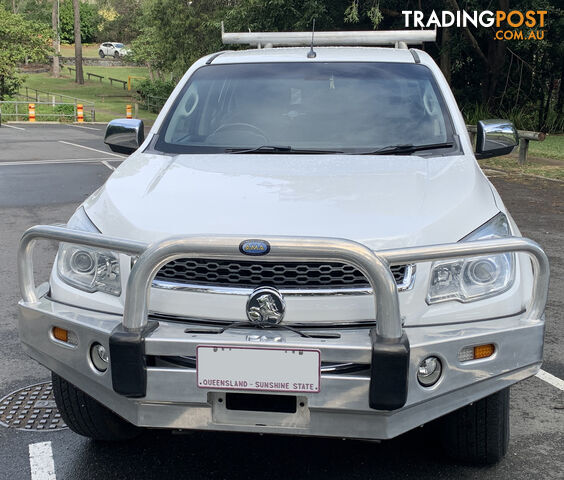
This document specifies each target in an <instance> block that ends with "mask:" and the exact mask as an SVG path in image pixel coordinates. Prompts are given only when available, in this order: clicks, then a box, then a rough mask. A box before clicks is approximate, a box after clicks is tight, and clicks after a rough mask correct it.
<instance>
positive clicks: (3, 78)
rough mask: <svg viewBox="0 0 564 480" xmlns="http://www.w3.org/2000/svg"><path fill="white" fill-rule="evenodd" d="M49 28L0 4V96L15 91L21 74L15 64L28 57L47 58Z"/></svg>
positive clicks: (43, 59)
mask: <svg viewBox="0 0 564 480" xmlns="http://www.w3.org/2000/svg"><path fill="white" fill-rule="evenodd" d="M50 35H51V32H50V29H49V28H48V27H47V26H45V25H42V24H40V23H38V22H33V21H29V20H26V19H25V18H23V17H22V16H21V15H14V14H13V13H10V12H8V11H6V10H5V9H4V7H3V6H1V5H0V100H2V99H3V98H4V96H5V95H10V94H11V93H13V92H15V91H16V90H17V88H18V87H19V86H20V85H21V83H22V80H23V78H22V77H21V76H20V75H18V72H17V65H18V64H19V63H21V62H23V61H24V60H25V59H26V58H27V59H28V60H29V61H32V62H37V61H46V59H47V56H48V55H49V54H50V53H51V51H52V50H51V48H50V46H49V42H50Z"/></svg>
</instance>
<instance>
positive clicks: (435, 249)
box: [18, 225, 550, 340]
mask: <svg viewBox="0 0 564 480" xmlns="http://www.w3.org/2000/svg"><path fill="white" fill-rule="evenodd" d="M38 238H45V239H51V240H57V241H61V242H68V243H75V244H82V245H88V246H92V247H99V248H107V249H109V250H114V251H120V252H124V253H129V254H139V253H141V252H142V253H141V255H140V257H139V259H138V260H137V262H135V265H134V266H133V268H132V270H131V273H130V275H129V279H128V282H127V288H126V295H125V306H124V314H123V319H122V324H123V327H124V329H126V330H129V331H140V330H142V329H143V328H144V327H145V326H146V325H147V321H148V303H149V295H150V291H151V283H152V281H153V279H154V278H155V275H156V274H157V272H158V271H159V269H160V268H161V267H162V266H163V265H164V264H166V263H167V262H169V261H171V260H174V259H176V258H181V257H186V256H190V257H194V258H218V259H225V258H241V257H242V254H241V253H240V252H239V244H240V243H241V242H242V241H243V240H245V238H246V237H242V236H214V237H209V236H199V235H193V236H186V237H172V238H169V239H165V240H162V241H160V242H156V243H153V244H151V245H149V246H148V247H147V245H146V244H145V243H142V242H136V241H132V240H126V239H120V238H112V237H106V236H104V235H100V234H97V233H90V232H78V231H76V230H71V229H67V228H62V227H53V226H48V225H37V226H35V227H32V228H30V229H28V230H27V231H26V232H25V233H24V234H23V236H22V239H21V241H20V246H19V250H18V275H19V277H18V280H19V285H20V290H21V294H22V297H23V302H24V303H28V304H34V303H37V302H38V297H37V292H36V288H35V280H34V274H33V261H32V253H33V246H34V243H35V241H36V240H37V239H38ZM247 238H248V237H247ZM265 240H266V241H268V242H269V243H270V245H271V246H272V251H271V253H270V254H269V255H268V257H269V261H280V260H286V261H304V260H306V261H339V262H343V263H348V264H350V265H352V266H354V267H356V268H358V269H359V270H360V271H361V272H362V273H363V274H364V276H365V277H366V278H367V279H368V281H369V282H370V285H371V286H372V291H373V297H374V304H375V312H376V318H375V321H376V332H375V333H376V335H378V336H379V337H381V338H383V339H389V340H398V339H400V338H401V336H402V334H403V327H402V319H401V315H400V310H399V299H398V292H397V285H396V282H395V280H394V277H393V275H392V273H391V272H390V269H389V265H390V264H410V263H416V262H428V261H433V260H439V259H450V258H459V257H471V256H478V255H491V254H498V253H510V252H523V253H526V254H528V255H529V256H530V257H531V260H532V263H533V268H534V272H535V275H534V283H533V291H532V296H531V301H530V303H529V305H528V306H527V314H528V315H527V317H528V318H529V319H532V320H536V319H539V318H541V317H542V314H543V312H544V309H545V306H546V301H547V297H548V282H549V275H550V268H549V263H548V258H547V256H546V254H545V253H544V251H543V250H542V248H541V247H540V246H539V245H538V244H537V243H536V242H534V241H532V240H529V239H526V238H517V237H507V238H501V239H495V240H478V241H474V242H464V243H453V244H444V245H429V246H423V247H410V248H402V249H396V250H382V251H379V252H378V253H377V254H376V253H375V252H373V251H371V250H370V249H368V248H367V247H366V246H364V245H362V244H360V243H357V242H353V241H351V240H343V239H336V238H319V237H266V238H265Z"/></svg>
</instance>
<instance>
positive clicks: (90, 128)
mask: <svg viewBox="0 0 564 480" xmlns="http://www.w3.org/2000/svg"><path fill="white" fill-rule="evenodd" d="M67 127H74V128H85V129H86V130H96V131H97V132H101V131H102V129H100V128H92V127H85V126H83V125H71V124H67Z"/></svg>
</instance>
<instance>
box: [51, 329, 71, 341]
mask: <svg viewBox="0 0 564 480" xmlns="http://www.w3.org/2000/svg"><path fill="white" fill-rule="evenodd" d="M53 336H54V337H55V338H56V339H57V340H60V341H61V342H65V343H68V341H69V331H68V330H65V329H64V328H60V327H53Z"/></svg>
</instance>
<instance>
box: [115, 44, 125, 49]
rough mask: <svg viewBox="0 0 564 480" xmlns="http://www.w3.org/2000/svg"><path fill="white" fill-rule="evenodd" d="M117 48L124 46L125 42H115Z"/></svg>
mask: <svg viewBox="0 0 564 480" xmlns="http://www.w3.org/2000/svg"><path fill="white" fill-rule="evenodd" d="M114 46H115V47H116V48H123V43H114Z"/></svg>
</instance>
